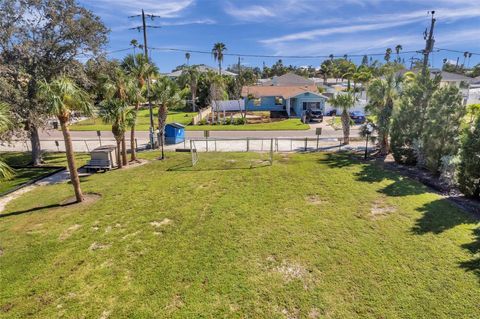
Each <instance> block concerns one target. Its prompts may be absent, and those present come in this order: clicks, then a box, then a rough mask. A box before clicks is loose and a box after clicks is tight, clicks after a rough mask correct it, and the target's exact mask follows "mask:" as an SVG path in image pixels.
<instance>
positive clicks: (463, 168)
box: [458, 118, 480, 198]
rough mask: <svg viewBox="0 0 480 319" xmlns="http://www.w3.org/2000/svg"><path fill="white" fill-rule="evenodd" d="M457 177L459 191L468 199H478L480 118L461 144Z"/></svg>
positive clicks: (479, 194) (479, 181) (479, 180)
mask: <svg viewBox="0 0 480 319" xmlns="http://www.w3.org/2000/svg"><path fill="white" fill-rule="evenodd" d="M458 175H459V176H458V183H459V187H460V190H461V191H462V192H463V193H464V194H465V195H466V196H468V197H473V198H480V118H478V119H477V120H476V123H475V127H474V128H473V130H469V131H468V133H467V136H466V138H465V140H464V142H463V145H462V150H461V156H460V168H459V174H458Z"/></svg>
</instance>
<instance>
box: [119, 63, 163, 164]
mask: <svg viewBox="0 0 480 319" xmlns="http://www.w3.org/2000/svg"><path fill="white" fill-rule="evenodd" d="M122 68H123V69H124V70H125V73H126V74H127V75H129V76H131V77H134V78H135V79H136V82H137V86H136V87H137V90H135V91H134V92H132V93H133V94H132V96H131V97H132V102H133V104H134V105H135V109H134V112H133V114H132V115H133V119H132V123H131V126H130V150H131V153H130V160H131V161H135V160H137V154H136V151H135V148H136V147H135V127H136V120H137V114H138V110H139V109H140V104H141V103H142V102H144V101H145V95H146V92H145V85H146V81H148V79H149V78H150V77H151V76H153V75H155V74H158V68H157V66H156V65H155V64H153V63H150V62H149V61H148V60H147V58H146V57H145V55H143V54H137V55H131V54H129V55H127V56H126V57H125V58H124V59H123V62H122ZM132 89H133V88H132Z"/></svg>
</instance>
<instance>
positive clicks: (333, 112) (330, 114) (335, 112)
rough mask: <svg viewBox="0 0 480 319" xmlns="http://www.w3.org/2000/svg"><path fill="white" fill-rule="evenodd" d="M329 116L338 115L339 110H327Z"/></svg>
mask: <svg viewBox="0 0 480 319" xmlns="http://www.w3.org/2000/svg"><path fill="white" fill-rule="evenodd" d="M326 115H327V116H336V115H337V110H335V109H333V110H330V111H328V112H327V114H326Z"/></svg>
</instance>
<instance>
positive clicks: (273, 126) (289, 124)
mask: <svg viewBox="0 0 480 319" xmlns="http://www.w3.org/2000/svg"><path fill="white" fill-rule="evenodd" d="M309 128H310V126H309V125H308V124H304V123H302V121H300V119H287V120H283V121H276V122H271V123H259V124H245V125H189V126H187V128H186V129H187V131H207V130H208V131H280V130H286V131H287V130H308V129H309Z"/></svg>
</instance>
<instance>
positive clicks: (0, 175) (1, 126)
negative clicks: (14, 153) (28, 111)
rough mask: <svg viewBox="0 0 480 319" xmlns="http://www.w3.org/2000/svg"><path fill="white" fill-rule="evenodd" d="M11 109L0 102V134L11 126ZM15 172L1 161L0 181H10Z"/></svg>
mask: <svg viewBox="0 0 480 319" xmlns="http://www.w3.org/2000/svg"><path fill="white" fill-rule="evenodd" d="M9 114H10V108H9V107H8V105H7V104H5V103H1V102H0V133H3V132H5V131H7V130H8V128H9V126H10V117H9ZM13 175H14V171H13V170H12V169H11V168H10V166H8V165H7V164H6V163H5V162H4V161H2V160H0V180H5V179H10V178H12V176H13Z"/></svg>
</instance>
